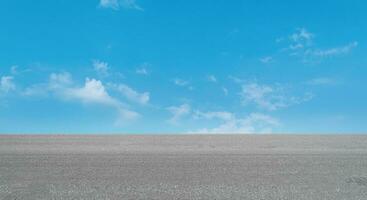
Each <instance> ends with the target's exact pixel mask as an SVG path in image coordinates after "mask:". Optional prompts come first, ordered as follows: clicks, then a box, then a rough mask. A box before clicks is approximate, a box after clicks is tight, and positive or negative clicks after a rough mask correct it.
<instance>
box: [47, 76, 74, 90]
mask: <svg viewBox="0 0 367 200" xmlns="http://www.w3.org/2000/svg"><path fill="white" fill-rule="evenodd" d="M72 83H73V80H72V78H71V74H70V73H68V72H62V73H52V74H51V75H50V78H49V87H50V88H51V89H56V88H64V87H67V86H70V85H71V84H72Z"/></svg>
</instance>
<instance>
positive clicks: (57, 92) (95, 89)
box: [22, 72, 140, 124]
mask: <svg viewBox="0 0 367 200" xmlns="http://www.w3.org/2000/svg"><path fill="white" fill-rule="evenodd" d="M22 94H23V95H26V96H34V95H37V96H49V95H50V96H54V97H56V98H57V99H60V100H63V101H75V102H80V103H82V104H85V105H102V106H106V107H110V108H112V109H115V110H116V112H117V113H118V116H119V117H118V118H117V119H116V123H117V124H123V123H125V122H127V121H128V120H129V121H130V120H134V119H136V118H138V117H139V116H140V115H139V113H137V112H135V111H133V110H130V108H129V106H128V105H127V104H126V103H124V102H122V101H120V100H119V99H117V98H114V97H112V96H111V95H110V94H109V92H108V91H107V89H106V87H105V85H104V84H103V83H102V81H100V80H97V79H93V78H86V79H85V82H84V84H83V85H82V86H78V85H77V84H75V83H74V81H73V79H72V76H71V74H70V73H68V72H62V73H52V74H50V76H49V81H48V83H47V84H46V83H44V84H35V85H32V86H30V87H28V88H26V89H25V90H24V91H23V93H22Z"/></svg>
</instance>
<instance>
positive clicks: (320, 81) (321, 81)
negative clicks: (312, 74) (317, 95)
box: [306, 77, 337, 86]
mask: <svg viewBox="0 0 367 200" xmlns="http://www.w3.org/2000/svg"><path fill="white" fill-rule="evenodd" d="M306 84H307V85H313V86H318V85H335V84H337V81H336V80H335V79H333V78H328V77H318V78H314V79H311V80H308V81H307V82H306Z"/></svg>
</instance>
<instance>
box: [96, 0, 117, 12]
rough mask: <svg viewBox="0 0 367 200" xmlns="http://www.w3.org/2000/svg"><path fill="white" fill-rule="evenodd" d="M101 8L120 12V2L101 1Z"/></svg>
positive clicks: (114, 0)
mask: <svg viewBox="0 0 367 200" xmlns="http://www.w3.org/2000/svg"><path fill="white" fill-rule="evenodd" d="M99 6H101V7H102V8H112V9H114V10H118V9H119V8H120V5H119V2H118V0H101V1H100V2H99Z"/></svg>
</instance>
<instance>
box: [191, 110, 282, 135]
mask: <svg viewBox="0 0 367 200" xmlns="http://www.w3.org/2000/svg"><path fill="white" fill-rule="evenodd" d="M195 119H207V120H212V119H219V120H221V122H220V123H219V125H218V126H216V127H214V128H202V129H199V130H196V131H190V133H201V134H219V133H220V134H246V133H271V132H272V128H273V127H276V126H279V125H280V123H279V121H278V120H277V119H275V118H273V117H271V116H269V115H265V114H261V113H251V114H250V115H248V116H246V117H244V118H237V117H236V116H235V115H234V114H233V113H230V112H207V113H203V112H196V115H195Z"/></svg>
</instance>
